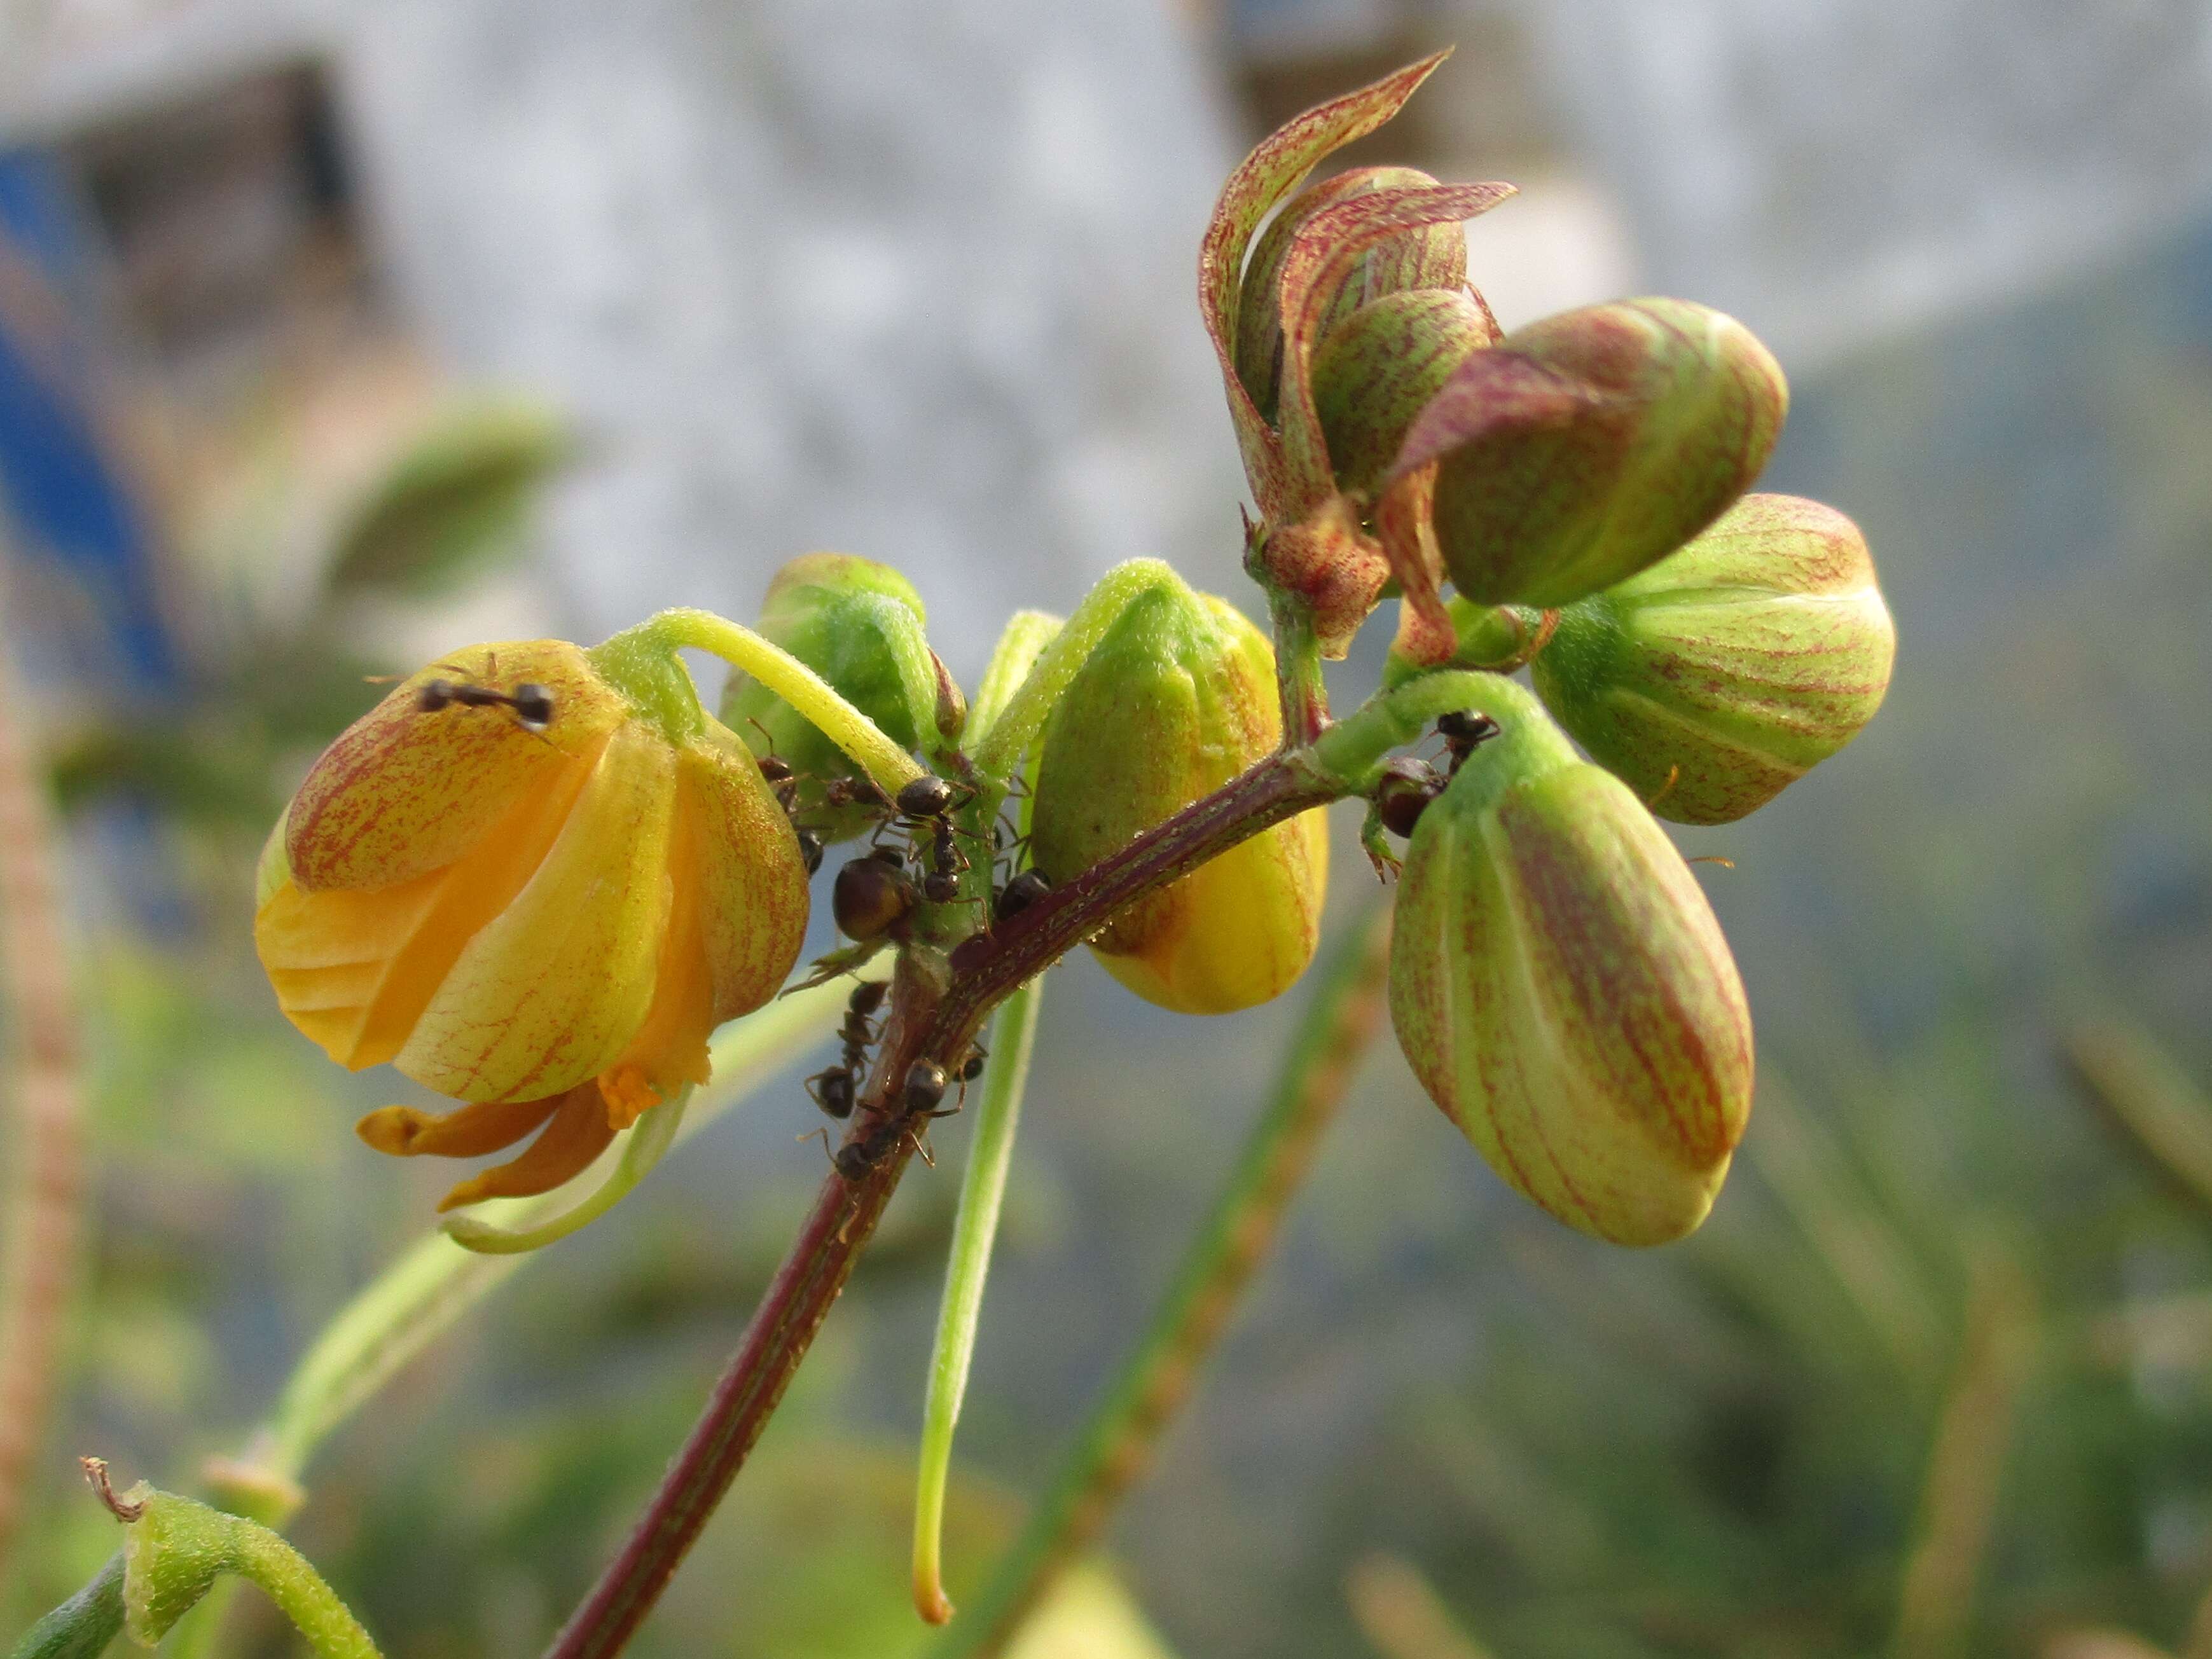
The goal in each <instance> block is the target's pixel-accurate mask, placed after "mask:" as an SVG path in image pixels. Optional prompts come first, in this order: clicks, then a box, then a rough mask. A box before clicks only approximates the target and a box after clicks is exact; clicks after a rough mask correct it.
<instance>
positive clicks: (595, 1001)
mask: <svg viewBox="0 0 2212 1659" xmlns="http://www.w3.org/2000/svg"><path fill="white" fill-rule="evenodd" d="M675 786H676V751H675V750H673V749H671V747H670V746H669V744H668V743H667V741H666V740H665V738H662V737H661V736H660V735H659V733H658V732H656V731H654V730H653V728H652V727H650V726H647V725H645V724H644V723H643V722H641V721H632V722H629V723H628V724H625V725H623V726H621V727H619V728H617V731H616V732H615V734H614V736H613V737H612V738H610V739H609V740H608V742H607V745H606V748H605V751H604V752H603V753H602V754H601V755H600V757H599V763H598V764H597V765H596V766H595V767H594V768H593V769H592V775H591V778H590V781H588V782H587V783H586V785H585V786H584V788H583V791H582V793H580V795H579V796H578V797H577V799H576V805H575V807H574V810H573V811H571V812H570V813H569V814H568V821H567V822H566V823H564V824H562V828H561V833H560V836H559V837H558V839H556V841H555V842H554V843H553V847H552V850H551V851H550V852H549V853H548V854H546V856H545V860H544V863H542V864H541V865H539V866H538V869H537V871H536V872H535V873H534V874H533V875H532V877H531V878H530V880H529V882H528V883H527V884H526V885H525V886H524V887H523V889H522V890H521V891H520V893H519V894H517V895H516V896H515V897H514V899H513V902H512V903H510V904H507V905H506V906H505V907H503V908H501V910H500V912H499V914H498V915H496V916H495V917H494V918H493V919H492V921H489V923H488V924H487V925H486V926H485V927H483V929H482V930H481V931H480V932H478V933H477V934H476V936H475V937H474V938H473V939H471V940H470V941H469V943H468V945H467V946H466V947H465V949H464V950H463V951H461V953H460V957H459V960H458V961H456V962H455V963H453V969H452V971H451V972H450V973H449V974H447V975H446V977H445V980H444V981H443V983H441V985H440V986H439V987H438V988H437V992H436V994H435V995H434V996H433V997H432V998H431V999H430V1001H429V1005H428V1006H427V1007H426V1008H424V1009H423V1011H422V1016H421V1018H419V1019H418V1020H416V1022H415V1024H414V1029H413V1030H412V1032H411V1034H410V1036H409V1037H408V1039H407V1042H406V1044H405V1046H404V1048H401V1049H400V1051H399V1053H398V1054H397V1055H396V1056H394V1063H395V1064H396V1065H397V1066H398V1067H399V1069H400V1070H401V1071H402V1072H404V1073H406V1074H407V1075H408V1076H409V1077H410V1078H413V1079H415V1080H416V1082H417V1083H420V1084H422V1085H423V1086H424V1087H425V1088H427V1089H431V1090H434V1091H436V1092H437V1093H439V1094H441V1095H450V1096H453V1097H454V1098H456V1099H459V1100H506V1099H511V1098H517V1097H524V1096H539V1095H546V1094H552V1093H560V1092H565V1091H568V1090H569V1089H571V1088H574V1086H575V1085H578V1084H580V1083H581V1082H583V1081H584V1080H585V1079H588V1078H592V1077H595V1076H597V1075H598V1074H599V1073H600V1072H602V1071H605V1069H606V1068H607V1067H608V1066H610V1065H611V1064H612V1063H613V1062H614V1061H615V1060H617V1059H618V1058H619V1057H620V1056H621V1054H622V1053H623V1049H624V1048H626V1047H627V1046H628V1045H629V1041H630V1038H631V1037H632V1036H634V1035H635V1033H636V1031H637V1029H638V1027H639V1026H640V1025H641V1024H643V1022H644V1019H645V1016H646V1011H647V1008H649V1007H650V1006H651V1005H652V1001H653V979H654V969H655V964H656V963H657V961H658V959H659V954H660V948H661V942H662V936H663V932H664V929H665V927H666V925H667V920H668V909H669V888H670V881H669V876H668V838H669V823H670V819H671V816H672V810H671V809H672V807H673V804H674V799H675V793H676V787H675Z"/></svg>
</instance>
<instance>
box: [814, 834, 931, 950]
mask: <svg viewBox="0 0 2212 1659" xmlns="http://www.w3.org/2000/svg"><path fill="white" fill-rule="evenodd" d="M901 862H903V860H901ZM914 906H915V889H914V883H913V882H912V881H910V880H908V878H907V876H906V874H905V872H903V871H902V870H901V869H900V868H899V866H898V864H896V863H893V862H892V861H891V860H887V859H884V858H882V857H880V856H878V855H876V854H870V855H869V856H868V857H866V858H859V859H853V860H849V861H848V862H847V863H846V864H845V865H844V866H842V868H841V869H839V871H838V872H837V879H836V884H834V885H833V886H832V887H831V888H830V890H829V910H830V914H831V915H834V916H835V917H836V919H837V927H838V928H839V930H840V931H841V932H842V933H844V935H845V937H846V938H848V939H862V940H865V939H881V938H882V937H883V936H884V934H886V933H890V931H891V929H893V928H894V927H897V926H898V925H899V924H900V923H901V922H902V921H905V920H906V918H907V913H908V911H910V910H912V909H913V908H914Z"/></svg>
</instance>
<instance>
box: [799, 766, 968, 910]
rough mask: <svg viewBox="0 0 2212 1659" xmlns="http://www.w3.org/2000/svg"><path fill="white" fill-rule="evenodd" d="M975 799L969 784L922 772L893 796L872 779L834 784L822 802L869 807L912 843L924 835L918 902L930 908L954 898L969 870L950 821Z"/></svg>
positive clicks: (836, 781) (909, 780)
mask: <svg viewBox="0 0 2212 1659" xmlns="http://www.w3.org/2000/svg"><path fill="white" fill-rule="evenodd" d="M976 793H977V792H976V789H975V785H973V784H971V783H955V782H953V781H951V779H950V778H940V777H939V776H938V775H936V774H935V773H933V772H925V773H923V774H922V775H921V776H920V777H918V778H911V779H908V781H907V782H905V783H904V784H902V785H901V786H900V787H899V792H898V793H897V794H896V795H887V794H885V793H884V791H883V788H882V787H881V786H880V785H878V783H877V782H876V781H874V780H873V779H871V778H864V777H863V778H837V779H834V780H832V781H831V782H830V784H829V787H828V788H827V789H826V790H825V791H824V792H823V799H826V800H827V801H828V802H829V805H832V806H853V805H864V806H869V807H872V808H874V809H875V810H876V811H878V812H879V813H880V814H882V816H883V817H884V827H885V828H889V827H890V825H891V824H892V823H896V824H898V826H899V827H900V828H902V829H905V830H906V831H907V833H908V836H910V837H912V838H914V839H915V840H916V841H917V842H918V841H919V840H920V839H921V836H922V835H923V834H924V833H927V836H928V837H929V864H930V869H929V873H928V874H927V876H926V877H924V878H923V880H922V886H921V892H922V896H923V897H925V898H927V900H928V901H929V902H931V903H933V904H945V903H950V902H951V901H952V900H953V899H954V898H956V897H957V896H959V892H960V876H961V872H963V871H965V870H966V869H968V868H969V864H968V859H967V855H966V854H963V853H962V852H961V850H960V844H959V833H960V832H959V831H958V830H957V829H955V828H954V827H953V823H952V817H951V815H952V813H953V812H954V811H956V810H957V809H958V808H959V807H962V806H964V805H967V804H968V802H969V801H971V800H973V799H975V795H976Z"/></svg>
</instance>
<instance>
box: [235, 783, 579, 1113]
mask: <svg viewBox="0 0 2212 1659" xmlns="http://www.w3.org/2000/svg"><path fill="white" fill-rule="evenodd" d="M591 777H592V771H591V769H589V768H588V767H587V766H586V765H585V764H583V763H577V762H568V763H563V768H562V770H561V771H560V772H559V773H557V774H556V775H552V776H551V777H550V778H548V779H546V780H545V781H544V784H543V786H542V787H539V788H537V789H535V790H533V791H532V792H531V793H527V794H526V795H525V796H523V797H522V798H520V799H516V800H513V801H511V802H509V803H508V805H507V813H506V816H505V817H501V818H500V819H498V820H496V821H495V823H494V824H493V826H492V829H490V831H489V833H487V834H486V835H484V836H482V837H480V838H479V840H478V842H477V845H476V846H475V847H474V848H471V849H470V851H469V853H468V854H467V856H465V858H463V859H461V860H459V862H457V863H455V864H453V865H451V866H448V867H447V868H446V869H443V870H436V871H433V872H430V873H429V874H428V875H424V876H419V877H417V878H415V879H414V880H412V881H408V882H403V883H401V884H398V886H395V887H386V888H383V889H381V890H376V891H373V892H349V891H346V890H335V889H334V890H324V891H320V892H307V891H304V890H301V887H300V886H299V885H298V884H296V883H295V882H294V881H292V880H290V879H289V878H281V879H280V880H279V881H278V883H277V884H276V887H275V889H274V890H272V891H271V892H270V895H269V896H268V899H267V901H266V902H264V904H263V905H262V906H261V908H260V909H259V911H258V914H257V915H255V916H254V919H253V940H254V945H255V947H256V948H257V949H258V951H259V952H260V955H261V962H262V965H263V966H264V968H266V969H268V972H269V981H270V984H271V985H272V986H274V987H276V1000H277V1003H278V1006H281V1007H282V1008H283V1010H284V1012H285V1014H286V1016H287V1017H288V1018H290V1020H291V1021H292V1023H293V1024H295V1025H296V1026H298V1027H299V1028H300V1030H301V1031H302V1032H304V1033H305V1034H306V1035H307V1036H309V1037H310V1038H312V1039H313V1041H315V1042H318V1043H319V1044H321V1045H322V1047H323V1049H324V1051H325V1053H327V1054H329V1055H330V1057H331V1059H332V1060H336V1061H337V1062H338V1064H340V1065H341V1066H349V1067H350V1068H352V1069H353V1070H355V1071H359V1070H361V1069H362V1067H363V1066H380V1065H382V1064H384V1063H385V1062H386V1061H387V1060H392V1059H394V1058H395V1057H397V1056H398V1054H399V1052H400V1050H401V1048H404V1046H405V1044H406V1042H407V1041H408V1039H409V1037H410V1035H411V1033H412V1031H413V1030H414V1027H415V1024H416V1020H418V1019H419V1018H421V1017H422V1011H423V1010H424V1009H425V1008H427V1007H428V1006H429V1003H430V1000H431V998H432V996H433V995H435V994H436V992H437V990H438V987H439V986H440V985H441V983H442V982H443V981H445V979H446V977H447V975H448V974H449V973H450V972H451V971H452V969H453V963H454V962H455V960H456V959H457V958H458V957H459V956H460V954H461V951H463V949H464V948H465V947H466V945H468V942H469V940H470V939H471V938H473V937H474V936H475V935H476V934H477V933H478V932H480V931H481V930H482V929H483V927H485V925H486V924H487V923H489V921H491V919H492V918H493V917H494V916H495V915H498V914H499V913H500V912H501V910H503V909H505V908H507V905H508V904H509V903H510V902H513V899H514V897H515V896H516V895H517V894H519V893H520V892H521V891H522V890H523V888H524V886H525V885H526V884H527V883H528V882H529V881H530V879H531V878H532V875H533V874H535V872H537V869H538V865H539V864H540V862H541V861H542V860H544V857H545V856H546V854H547V851H548V849H549V848H551V847H552V846H553V844H554V841H555V838H556V836H559V835H560V833H561V830H562V826H563V824H564V823H566V822H567V821H568V816H569V813H570V811H571V810H572V809H573V807H574V805H575V802H576V799H577V798H578V796H579V794H580V793H581V791H582V790H583V788H584V787H585V785H586V782H587V781H589V780H590V778H591Z"/></svg>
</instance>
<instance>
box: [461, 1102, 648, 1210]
mask: <svg viewBox="0 0 2212 1659" xmlns="http://www.w3.org/2000/svg"><path fill="white" fill-rule="evenodd" d="M614 1138H615V1132H614V1130H613V1128H612V1127H611V1126H610V1125H609V1124H608V1122H607V1113H606V1108H605V1105H604V1104H603V1103H601V1102H600V1099H599V1085H597V1084H594V1083H586V1084H583V1085H580V1086H578V1087H576V1088H574V1089H571V1090H569V1091H568V1093H566V1094H565V1095H562V1097H560V1104H559V1106H558V1107H557V1109H556V1110H555V1111H554V1114H553V1121H551V1122H550V1123H548V1124H547V1125H546V1126H545V1132H544V1133H543V1134H541V1135H539V1136H538V1139H535V1140H533V1141H532V1142H531V1143H530V1150H529V1151H528V1152H525V1153H523V1155H522V1156H521V1157H520V1158H514V1159H513V1160H511V1161H510V1162H508V1163H505V1164H499V1165H496V1166H495V1167H494V1168H492V1169H489V1170H485V1171H484V1172H483V1174H482V1175H480V1176H476V1177H474V1178H473V1179H471V1180H468V1181H464V1182H461V1184H460V1185H459V1186H458V1187H456V1188H453V1191H451V1192H449V1193H447V1194H446V1195H445V1197H443V1198H441V1199H440V1200H438V1207H439V1209H441V1210H453V1209H459V1207H460V1206H462V1205H464V1204H474V1203H476V1202H477V1200H479V1199H486V1198H532V1197H535V1196H536V1195H537V1194H539V1193H550V1192H551V1191H552V1190H553V1189H554V1188H556V1187H558V1186H559V1185H561V1183H562V1182H565V1181H570V1180H573V1179H574V1178H575V1177H576V1176H580V1175H581V1174H582V1173H583V1172H584V1171H585V1170H586V1169H587V1168H589V1167H590V1165H591V1162H592V1159H593V1158H597V1157H598V1156H599V1154H600V1153H601V1152H605V1151H606V1149H607V1146H608V1145H609V1143H610V1142H611V1141H612V1140H613V1139H614Z"/></svg>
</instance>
